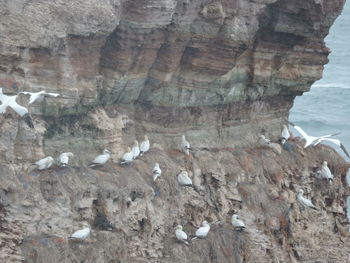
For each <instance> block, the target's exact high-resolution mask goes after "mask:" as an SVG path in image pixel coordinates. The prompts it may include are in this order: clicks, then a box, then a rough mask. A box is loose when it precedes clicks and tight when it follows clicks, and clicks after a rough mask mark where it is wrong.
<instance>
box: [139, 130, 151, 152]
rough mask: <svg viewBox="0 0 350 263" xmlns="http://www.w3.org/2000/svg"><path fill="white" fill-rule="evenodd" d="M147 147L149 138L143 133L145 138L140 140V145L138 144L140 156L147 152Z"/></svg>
mask: <svg viewBox="0 0 350 263" xmlns="http://www.w3.org/2000/svg"><path fill="white" fill-rule="evenodd" d="M149 147H150V144H149V140H148V137H147V135H145V139H144V140H143V141H142V142H141V145H140V156H142V155H143V154H144V153H146V152H148V150H149Z"/></svg>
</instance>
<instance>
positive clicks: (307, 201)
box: [297, 189, 316, 209]
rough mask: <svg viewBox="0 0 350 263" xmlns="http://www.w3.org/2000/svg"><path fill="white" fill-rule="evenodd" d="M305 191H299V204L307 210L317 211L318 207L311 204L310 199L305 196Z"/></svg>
mask: <svg viewBox="0 0 350 263" xmlns="http://www.w3.org/2000/svg"><path fill="white" fill-rule="evenodd" d="M303 194H304V191H303V190H302V189H299V190H298V194H297V200H298V202H299V203H300V204H301V205H302V206H303V207H305V208H308V207H310V208H313V209H316V207H315V206H314V204H313V203H312V202H311V200H310V199H307V198H305V197H304V196H303Z"/></svg>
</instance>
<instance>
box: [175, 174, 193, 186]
mask: <svg viewBox="0 0 350 263" xmlns="http://www.w3.org/2000/svg"><path fill="white" fill-rule="evenodd" d="M177 181H178V182H179V184H180V185H185V186H186V185H187V186H191V185H192V180H191V178H190V177H189V176H188V173H187V172H186V171H182V172H180V173H179V174H178V176H177Z"/></svg>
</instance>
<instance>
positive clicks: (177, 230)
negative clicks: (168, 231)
mask: <svg viewBox="0 0 350 263" xmlns="http://www.w3.org/2000/svg"><path fill="white" fill-rule="evenodd" d="M175 236H176V238H177V240H179V241H181V242H183V243H185V244H186V245H188V241H187V234H186V233H185V232H184V231H183V230H182V226H181V225H177V226H176V227H175Z"/></svg>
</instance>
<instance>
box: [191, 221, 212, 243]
mask: <svg viewBox="0 0 350 263" xmlns="http://www.w3.org/2000/svg"><path fill="white" fill-rule="evenodd" d="M209 230H210V225H209V223H208V222H207V221H206V220H204V221H203V222H202V226H201V227H200V228H198V229H197V231H196V234H195V235H196V236H195V237H193V238H192V240H194V239H196V238H205V237H206V236H207V235H208V233H209Z"/></svg>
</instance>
